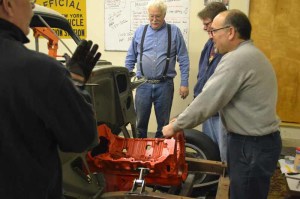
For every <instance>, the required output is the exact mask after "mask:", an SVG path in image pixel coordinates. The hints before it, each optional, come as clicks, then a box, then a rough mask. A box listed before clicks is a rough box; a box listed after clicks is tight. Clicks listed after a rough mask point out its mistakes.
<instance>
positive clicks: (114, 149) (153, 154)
mask: <svg viewBox="0 0 300 199" xmlns="http://www.w3.org/2000/svg"><path fill="white" fill-rule="evenodd" d="M98 134H99V138H100V144H99V146H101V147H102V148H103V146H102V145H101V144H103V145H104V143H105V141H107V149H106V152H105V153H100V154H97V155H95V154H94V153H93V152H89V153H88V155H87V162H88V164H89V167H90V169H91V172H101V173H103V174H104V176H105V179H106V191H127V190H130V189H131V188H132V183H133V181H134V179H136V178H138V176H139V170H138V168H139V167H144V168H148V169H149V174H147V175H146V176H145V181H146V183H147V184H148V185H164V186H167V185H171V186H177V185H179V184H181V182H182V181H184V180H185V179H186V177H187V172H188V169H187V163H186V161H185V139H184V134H183V132H179V133H177V134H176V136H175V137H174V138H171V139H163V138H144V139H141V138H122V137H119V136H116V135H114V134H112V133H111V131H110V129H109V128H108V127H107V126H106V125H100V126H99V127H98ZM104 148H105V147H104Z"/></svg>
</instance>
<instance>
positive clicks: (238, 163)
mask: <svg viewBox="0 0 300 199" xmlns="http://www.w3.org/2000/svg"><path fill="white" fill-rule="evenodd" d="M280 152H281V137H280V133H279V131H277V132H275V133H272V134H269V135H266V136H243V135H238V134H233V133H229V134H228V171H229V179H230V199H241V198H243V199H254V198H255V199H267V197H268V192H269V187H270V179H271V176H272V175H273V172H274V171H275V169H276V165H277V161H278V158H279V155H280Z"/></svg>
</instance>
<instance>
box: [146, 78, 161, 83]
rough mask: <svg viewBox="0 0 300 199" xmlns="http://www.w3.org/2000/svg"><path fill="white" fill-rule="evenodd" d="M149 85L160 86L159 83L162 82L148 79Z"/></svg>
mask: <svg viewBox="0 0 300 199" xmlns="http://www.w3.org/2000/svg"><path fill="white" fill-rule="evenodd" d="M147 83H149V84H158V83H160V80H158V79H148V80H147Z"/></svg>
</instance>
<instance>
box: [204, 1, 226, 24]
mask: <svg viewBox="0 0 300 199" xmlns="http://www.w3.org/2000/svg"><path fill="white" fill-rule="evenodd" d="M225 10H227V8H226V6H225V5H224V4H223V3H221V2H211V3H209V4H207V6H205V8H203V10H201V11H200V12H199V13H198V17H199V18H200V19H207V18H209V19H211V20H213V19H214V18H215V16H217V15H218V14H219V13H220V12H223V11H225Z"/></svg>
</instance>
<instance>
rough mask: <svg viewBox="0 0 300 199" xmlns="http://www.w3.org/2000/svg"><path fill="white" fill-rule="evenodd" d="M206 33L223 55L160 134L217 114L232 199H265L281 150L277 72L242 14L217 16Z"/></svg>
mask: <svg viewBox="0 0 300 199" xmlns="http://www.w3.org/2000/svg"><path fill="white" fill-rule="evenodd" d="M209 35H210V37H211V38H212V39H213V41H214V43H215V48H216V49H217V50H218V52H219V53H221V54H224V56H223V58H222V59H221V61H220V63H219V64H218V67H217V68H216V70H215V72H214V74H213V75H212V76H211V77H210V79H209V80H208V81H207V83H206V84H205V86H204V88H203V91H202V92H201V93H200V94H199V95H198V96H197V97H196V98H195V99H194V101H193V102H192V103H191V104H190V106H188V107H187V108H186V109H185V110H184V111H183V112H182V113H181V114H180V115H179V116H178V118H177V119H175V120H173V122H171V123H170V124H169V125H167V126H165V127H164V128H163V135H164V136H165V137H171V136H172V135H174V134H175V133H176V132H177V131H179V130H181V129H185V128H193V127H195V126H197V125H199V124H200V123H202V122H203V121H205V120H206V118H208V117H210V116H212V115H214V114H215V113H216V112H217V111H220V114H221V119H222V122H223V124H224V126H225V128H226V129H227V131H228V140H227V142H228V143H227V145H228V149H227V156H228V160H227V161H228V169H229V178H230V198H231V199H240V198H243V199H248V198H249V199H252V198H255V199H266V198H267V195H268V191H269V186H270V178H271V176H272V174H273V172H274V170H275V168H276V164H277V161H278V158H279V155H280V151H281V137H280V132H279V122H280V120H279V118H278V117H277V115H276V103H277V80H276V75H275V72H274V70H273V67H272V65H271V63H270V62H269V60H268V59H267V58H266V57H265V55H264V54H263V53H262V52H261V51H260V50H259V49H257V48H256V47H255V46H254V45H253V43H252V41H251V40H250V36H251V24H250V21H249V19H248V18H247V16H246V15H245V14H244V13H242V12H241V11H239V10H230V11H225V12H222V13H220V14H219V15H217V16H216V17H215V18H214V20H213V23H212V25H211V30H210V31H209Z"/></svg>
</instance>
